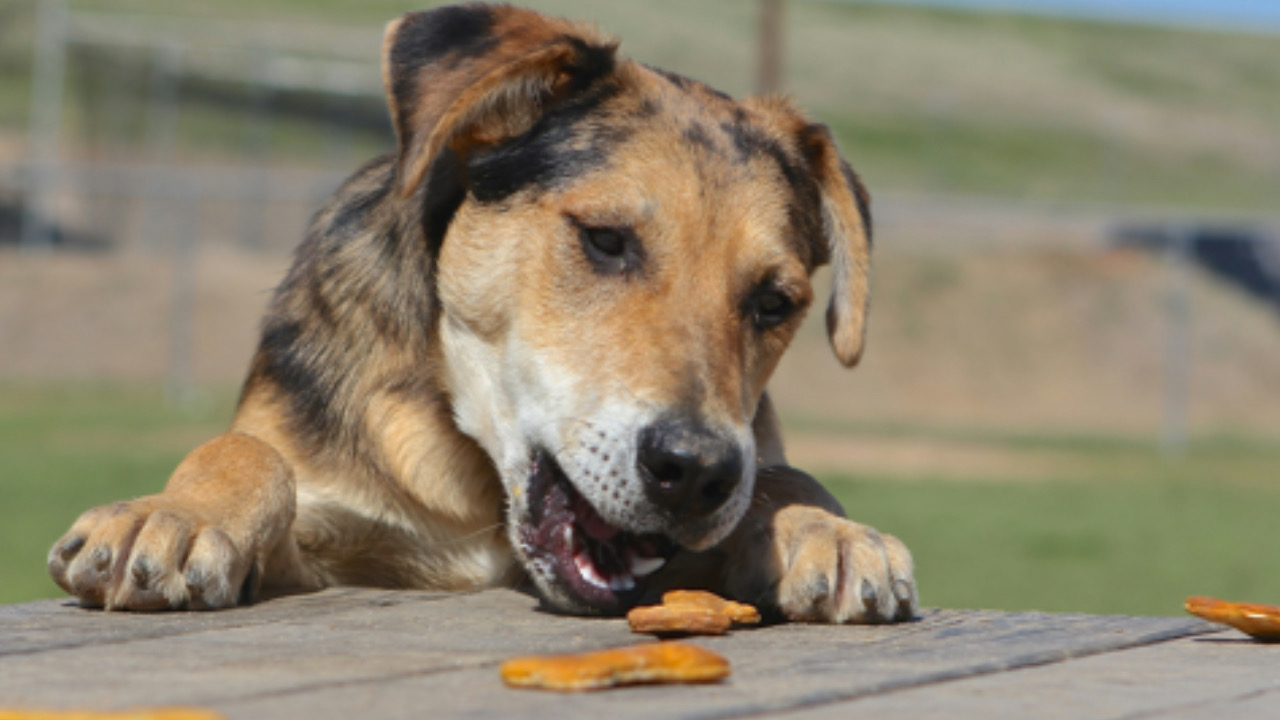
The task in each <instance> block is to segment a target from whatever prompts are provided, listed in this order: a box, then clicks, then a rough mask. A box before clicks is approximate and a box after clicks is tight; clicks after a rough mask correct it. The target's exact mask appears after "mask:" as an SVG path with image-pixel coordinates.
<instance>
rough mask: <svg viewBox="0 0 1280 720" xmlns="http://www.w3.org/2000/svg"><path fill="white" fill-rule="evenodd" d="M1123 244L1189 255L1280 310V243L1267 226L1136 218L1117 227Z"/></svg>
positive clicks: (1117, 241)
mask: <svg viewBox="0 0 1280 720" xmlns="http://www.w3.org/2000/svg"><path fill="white" fill-rule="evenodd" d="M1113 237H1114V242H1115V244H1116V245H1117V246H1119V247H1128V248H1138V249H1142V250H1148V251H1151V252H1159V253H1165V252H1169V251H1171V250H1173V251H1178V250H1180V251H1181V253H1182V254H1183V256H1184V257H1186V258H1188V259H1190V260H1192V261H1194V262H1195V263H1196V264H1197V265H1199V266H1201V267H1203V268H1205V269H1206V270H1209V271H1210V272H1212V273H1214V274H1215V275H1218V276H1219V277H1222V278H1225V279H1226V280H1229V281H1230V282H1231V283H1233V284H1234V285H1237V286H1239V287H1240V288H1242V289H1243V290H1245V291H1246V292H1248V293H1249V294H1250V295H1253V296H1254V297H1256V298H1258V299H1259V300H1262V301H1263V302H1266V303H1268V304H1270V305H1271V306H1272V307H1273V308H1275V310H1276V311H1277V312H1280V246H1278V243H1277V240H1276V238H1275V237H1274V236H1272V235H1271V234H1269V233H1268V232H1266V231H1264V230H1262V229H1260V228H1257V227H1250V226H1247V225H1208V224H1205V225H1195V224H1189V225H1178V224H1159V225H1158V224H1149V225H1148V224H1134V225H1126V226H1121V227H1120V228H1118V229H1117V230H1116V231H1115V233H1114V235H1113Z"/></svg>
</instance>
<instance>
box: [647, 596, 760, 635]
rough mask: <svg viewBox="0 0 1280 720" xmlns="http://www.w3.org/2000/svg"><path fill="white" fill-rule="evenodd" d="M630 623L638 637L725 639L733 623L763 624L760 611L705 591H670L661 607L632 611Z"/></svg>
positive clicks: (664, 597) (655, 606)
mask: <svg viewBox="0 0 1280 720" xmlns="http://www.w3.org/2000/svg"><path fill="white" fill-rule="evenodd" d="M627 622H628V623H630V625H631V630H632V631H633V632H638V633H653V634H655V635H676V634H685V635H723V634H725V633H726V632H728V631H729V628H730V627H731V626H732V625H733V624H734V623H739V624H742V625H754V624H755V623H758V622H760V611H759V610H756V609H755V607H753V606H751V605H746V604H744V603H739V602H734V601H732V600H725V599H724V598H722V597H720V596H719V595H715V594H713V593H709V592H707V591H705V590H670V591H668V592H666V593H664V594H663V596H662V604H661V605H649V606H646V607H638V608H632V609H631V611H630V612H628V613H627Z"/></svg>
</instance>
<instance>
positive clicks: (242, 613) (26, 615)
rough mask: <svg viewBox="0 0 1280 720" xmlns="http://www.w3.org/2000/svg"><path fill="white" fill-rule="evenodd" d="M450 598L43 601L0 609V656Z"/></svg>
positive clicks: (349, 595) (355, 593) (370, 594)
mask: <svg viewBox="0 0 1280 720" xmlns="http://www.w3.org/2000/svg"><path fill="white" fill-rule="evenodd" d="M446 597H452V595H450V594H449V593H410V592H405V591H388V590H369V589H363V588H337V589H332V590H326V591H324V592H320V593H315V594H313V595H299V596H294V597H289V598H281V599H279V600H275V601H272V602H266V603H261V604H259V605H255V606H252V607H246V608H232V609H230V610H220V611H218V612H164V613H106V612H99V611H94V610H85V609H82V608H79V607H77V606H76V604H75V602H74V601H72V600H42V601H37V602H32V603H24V604H21V605H7V606H0V657H3V656H5V655H12V654H23V653H31V652H38V651H42V650H49V649H54V648H63V647H79V646H84V645H99V644H103V643H113V642H125V641H130V640H138V639H141V638H148V637H155V638H160V637H168V636H171V635H186V634H191V633H198V632H208V631H210V630H218V629H225V628H235V627H251V626H255V625H266V624H270V623H274V622H278V621H280V620H283V619H287V618H290V617H298V616H304V615H306V616H314V615H322V614H328V613H335V612H342V611H344V610H347V609H350V608H363V607H368V606H370V605H377V604H379V603H387V602H396V603H399V602H419V601H429V600H433V599H442V598H446Z"/></svg>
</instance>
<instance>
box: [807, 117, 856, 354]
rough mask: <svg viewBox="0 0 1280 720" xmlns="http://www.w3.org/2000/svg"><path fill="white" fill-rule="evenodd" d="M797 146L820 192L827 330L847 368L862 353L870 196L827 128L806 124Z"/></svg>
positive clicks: (832, 347) (834, 348)
mask: <svg viewBox="0 0 1280 720" xmlns="http://www.w3.org/2000/svg"><path fill="white" fill-rule="evenodd" d="M800 136H801V145H802V147H803V149H804V153H805V155H806V156H807V158H808V160H809V166H810V168H811V170H812V172H813V174H814V177H815V179H816V180H817V181H818V186H819V189H820V192H821V196H822V226H823V235H824V236H825V240H826V243H827V250H828V253H829V257H830V260H831V270H832V288H831V304H830V305H828V306H827V334H828V335H829V336H830V338H831V349H832V350H834V351H835V354H836V357H837V358H838V359H839V360H840V362H841V363H842V364H843V365H844V366H845V367H853V366H854V365H856V364H858V360H860V359H861V358H862V349H863V345H864V343H865V340H866V329H867V303H868V300H869V297H870V291H871V209H870V204H871V196H870V195H869V194H868V193H867V189H866V188H865V187H863V185H862V182H861V181H860V180H859V179H858V176H857V174H856V173H854V172H853V168H851V167H849V164H848V163H847V162H845V161H844V159H843V158H841V157H840V153H839V151H837V150H836V144H835V141H834V140H833V139H832V137H831V131H830V130H828V129H827V127H826V126H825V125H821V124H816V123H814V124H809V125H806V126H805V127H804V128H803V129H802V130H801V132H800Z"/></svg>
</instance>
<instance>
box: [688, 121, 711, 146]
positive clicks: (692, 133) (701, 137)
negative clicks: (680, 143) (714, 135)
mask: <svg viewBox="0 0 1280 720" xmlns="http://www.w3.org/2000/svg"><path fill="white" fill-rule="evenodd" d="M684 139H685V140H686V141H687V142H688V143H689V144H690V145H693V146H695V147H700V148H702V149H703V150H706V151H707V152H714V151H715V149H716V145H715V141H713V140H712V139H711V135H710V133H708V132H707V126H706V125H703V124H702V123H700V122H692V123H689V127H686V128H685V129H684Z"/></svg>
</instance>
